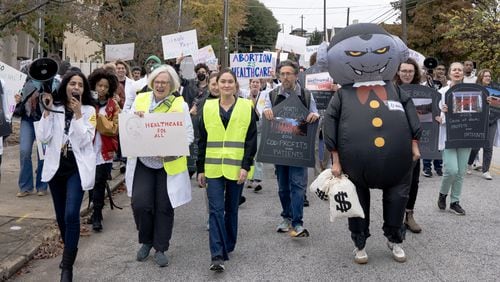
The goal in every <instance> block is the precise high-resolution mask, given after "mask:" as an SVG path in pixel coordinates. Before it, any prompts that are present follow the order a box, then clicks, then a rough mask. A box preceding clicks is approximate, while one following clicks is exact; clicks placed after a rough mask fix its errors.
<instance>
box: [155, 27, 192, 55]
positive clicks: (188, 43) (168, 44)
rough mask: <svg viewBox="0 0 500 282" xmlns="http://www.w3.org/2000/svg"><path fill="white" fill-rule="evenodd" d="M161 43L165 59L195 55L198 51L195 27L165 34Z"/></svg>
mask: <svg viewBox="0 0 500 282" xmlns="http://www.w3.org/2000/svg"><path fill="white" fill-rule="evenodd" d="M161 44H162V47H163V58H164V59H165V60H167V59H172V58H178V57H180V56H187V55H193V54H195V53H196V52H198V37H197V35H196V30H195V29H193V30H189V31H185V32H179V33H174V34H169V35H163V36H162V37H161Z"/></svg>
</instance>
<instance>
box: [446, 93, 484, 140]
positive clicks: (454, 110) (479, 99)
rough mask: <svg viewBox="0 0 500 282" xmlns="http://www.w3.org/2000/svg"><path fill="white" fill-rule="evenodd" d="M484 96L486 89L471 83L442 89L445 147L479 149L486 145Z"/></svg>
mask: <svg viewBox="0 0 500 282" xmlns="http://www.w3.org/2000/svg"><path fill="white" fill-rule="evenodd" d="M487 97H488V90H486V88H484V87H482V86H481V85H477V84H472V83H460V84H458V85H455V86H453V87H451V88H450V89H449V90H448V91H447V92H446V96H445V101H446V105H447V106H448V112H447V113H446V139H447V140H446V144H445V147H446V148H481V147H484V146H485V145H486V144H487V142H488V138H487V135H488V123H489V111H490V109H489V105H488V103H487V102H486V98H487Z"/></svg>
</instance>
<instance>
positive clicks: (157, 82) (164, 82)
mask: <svg viewBox="0 0 500 282" xmlns="http://www.w3.org/2000/svg"><path fill="white" fill-rule="evenodd" d="M167 84H170V81H155V82H154V85H159V86H165V85H167Z"/></svg>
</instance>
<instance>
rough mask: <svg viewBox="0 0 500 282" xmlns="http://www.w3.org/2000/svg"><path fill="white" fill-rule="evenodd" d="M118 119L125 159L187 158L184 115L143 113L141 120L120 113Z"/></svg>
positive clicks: (187, 147) (135, 116) (187, 145)
mask: <svg viewBox="0 0 500 282" xmlns="http://www.w3.org/2000/svg"><path fill="white" fill-rule="evenodd" d="M118 117H119V120H118V125H119V127H120V128H119V130H120V144H121V148H122V153H123V155H124V156H127V157H155V156H162V157H166V156H187V155H189V144H188V142H187V132H186V127H185V124H184V114H183V113H163V114H159V113H157V114H145V115H144V117H139V116H137V115H136V114H130V113H121V114H120V115H119V116H118ZM182 140H184V142H182Z"/></svg>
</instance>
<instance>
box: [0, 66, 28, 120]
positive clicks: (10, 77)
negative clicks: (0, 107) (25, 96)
mask: <svg viewBox="0 0 500 282" xmlns="http://www.w3.org/2000/svg"><path fill="white" fill-rule="evenodd" d="M0 78H1V79H2V80H3V82H4V84H3V85H2V86H3V92H4V95H5V99H6V101H7V112H6V113H5V115H6V117H7V119H11V117H12V113H14V110H15V109H16V99H15V97H14V96H15V95H16V93H19V92H21V89H23V85H24V82H25V81H26V74H24V73H22V72H20V71H18V70H16V69H15V68H13V67H11V66H9V65H7V64H5V63H3V62H0Z"/></svg>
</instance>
